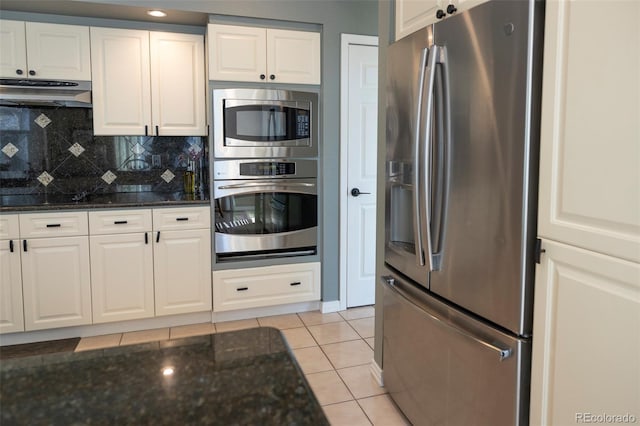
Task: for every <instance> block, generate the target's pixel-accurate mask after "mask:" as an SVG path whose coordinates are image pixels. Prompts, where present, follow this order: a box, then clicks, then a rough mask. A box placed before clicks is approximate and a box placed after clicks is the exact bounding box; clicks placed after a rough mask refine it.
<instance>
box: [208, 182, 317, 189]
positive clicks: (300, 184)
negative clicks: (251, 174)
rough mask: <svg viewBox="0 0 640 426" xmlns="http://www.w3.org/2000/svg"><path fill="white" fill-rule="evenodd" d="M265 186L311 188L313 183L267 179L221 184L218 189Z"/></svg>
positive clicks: (313, 185)
mask: <svg viewBox="0 0 640 426" xmlns="http://www.w3.org/2000/svg"><path fill="white" fill-rule="evenodd" d="M265 186H279V187H294V188H313V187H315V186H316V184H315V183H309V182H292V183H286V182H283V181H269V182H249V183H234V184H232V185H222V186H219V187H218V189H243V188H261V187H265Z"/></svg>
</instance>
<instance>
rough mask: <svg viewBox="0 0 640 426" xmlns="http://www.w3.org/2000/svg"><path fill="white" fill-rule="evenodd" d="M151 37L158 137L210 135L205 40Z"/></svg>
mask: <svg viewBox="0 0 640 426" xmlns="http://www.w3.org/2000/svg"><path fill="white" fill-rule="evenodd" d="M149 35H150V53H151V115H152V119H153V123H154V126H156V130H155V134H156V135H158V136H182V135H193V136H196V135H206V134H207V126H206V123H207V120H206V101H205V81H206V79H205V68H204V37H203V36H201V35H194V34H177V33H165V32H151V33H149Z"/></svg>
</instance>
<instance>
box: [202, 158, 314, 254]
mask: <svg viewBox="0 0 640 426" xmlns="http://www.w3.org/2000/svg"><path fill="white" fill-rule="evenodd" d="M317 173H318V171H317V161H316V160H300V159H298V160H282V159H259V160H258V159H253V160H252V159H248V160H218V161H216V162H215V163H214V181H213V196H214V201H213V202H214V209H213V211H214V213H213V215H214V220H213V222H214V229H215V231H214V246H215V252H216V260H217V261H218V262H222V261H227V260H249V259H260V258H269V257H284V256H302V255H312V254H316V251H317V238H318V213H317V212H318V193H317V186H316V184H317V182H316V180H317Z"/></svg>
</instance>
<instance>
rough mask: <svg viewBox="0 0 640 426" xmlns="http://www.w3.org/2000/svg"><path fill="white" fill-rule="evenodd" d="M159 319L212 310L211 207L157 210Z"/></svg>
mask: <svg viewBox="0 0 640 426" xmlns="http://www.w3.org/2000/svg"><path fill="white" fill-rule="evenodd" d="M153 230H154V234H153V235H154V242H155V244H154V248H153V257H154V262H153V265H154V266H153V269H154V277H155V295H156V315H157V316H160V315H173V314H183V313H188V312H201V311H210V310H211V214H210V209H209V207H181V208H168V209H154V210H153Z"/></svg>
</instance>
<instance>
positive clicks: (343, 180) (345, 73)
mask: <svg viewBox="0 0 640 426" xmlns="http://www.w3.org/2000/svg"><path fill="white" fill-rule="evenodd" d="M353 44H355V45H365V46H375V47H378V37H377V36H366V35H357V34H344V33H343V34H341V35H340V282H339V286H340V300H339V303H340V308H339V309H340V310H341V311H343V310H345V309H347V262H348V259H347V202H348V201H349V188H348V186H347V169H348V168H347V155H348V152H349V150H348V145H347V144H348V142H349V97H348V93H349V89H348V85H349V45H353ZM378 84H380V82H379V81H378Z"/></svg>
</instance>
